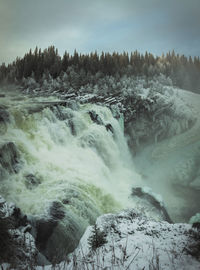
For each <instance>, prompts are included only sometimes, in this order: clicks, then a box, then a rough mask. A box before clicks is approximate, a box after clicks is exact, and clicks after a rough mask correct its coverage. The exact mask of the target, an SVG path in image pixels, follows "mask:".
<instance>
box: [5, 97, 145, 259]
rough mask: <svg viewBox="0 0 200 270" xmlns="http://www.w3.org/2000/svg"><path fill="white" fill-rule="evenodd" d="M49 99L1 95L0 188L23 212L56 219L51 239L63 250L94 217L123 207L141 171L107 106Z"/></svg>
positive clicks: (71, 248) (72, 247)
mask: <svg viewBox="0 0 200 270" xmlns="http://www.w3.org/2000/svg"><path fill="white" fill-rule="evenodd" d="M51 101H52V100H51V98H48V99H47V100H46V103H44V100H42V99H41V98H37V99H31V98H29V99H25V98H24V99H23V98H22V100H20V99H18V101H16V100H15V98H14V97H11V98H6V99H4V100H3V103H4V105H3V104H1V108H3V109H2V110H3V111H4V114H6V115H7V119H5V117H4V118H3V117H2V121H1V126H3V127H4V128H2V132H1V152H2V154H1V159H0V166H1V167H0V172H1V178H2V179H1V184H0V193H1V194H2V195H3V196H4V197H5V198H6V200H8V201H12V202H14V203H16V205H17V206H18V207H20V209H21V210H22V211H23V212H24V213H26V214H28V215H29V217H37V218H38V219H40V218H41V217H43V219H44V217H50V218H51V219H54V220H59V224H58V225H57V224H56V225H55V226H56V230H57V233H56V237H55V236H54V235H52V240H51V241H54V244H55V242H57V244H58V245H57V246H59V245H60V242H61V243H62V245H61V247H62V248H63V247H65V252H69V251H72V250H73V249H74V247H75V246H76V245H77V243H78V241H79V239H80V237H81V235H82V234H83V232H84V230H85V228H86V227H87V226H88V224H92V223H94V222H95V220H96V218H97V216H99V215H100V214H102V213H106V212H113V211H115V210H119V209H121V208H124V207H128V206H130V204H131V203H132V202H131V201H129V199H128V196H129V194H130V193H131V186H132V184H133V183H134V182H135V183H136V181H139V180H140V176H139V175H138V174H137V173H135V172H134V170H133V169H131V166H132V162H131V157H130V154H129V151H128V147H127V144H126V140H125V137H124V135H123V131H122V127H121V126H120V123H119V122H118V121H117V120H116V119H114V118H113V116H112V113H111V112H110V110H109V109H108V108H106V107H102V106H96V105H91V104H87V105H80V106H79V108H78V109H77V110H72V109H70V108H67V107H64V106H60V105H54V106H53V105H51ZM47 104H48V105H47ZM33 111H34V113H33ZM5 126H6V128H5ZM5 147H7V148H6V149H4V148H5ZM4 152H6V154H5V155H6V157H4V156H3V153H4ZM5 159H6V162H5ZM9 168H15V169H12V170H11V169H9ZM111 194H112V195H111ZM54 208H56V209H54ZM54 210H55V211H54ZM59 213H60V214H59ZM38 226H39V225H38ZM55 226H54V227H55ZM50 246H51V243H49V244H48V243H46V244H45V247H44V246H43V247H41V250H43V249H48V247H49V250H48V252H47V253H45V252H44V253H45V255H46V256H47V258H49V259H51V255H52V254H51V253H52V251H51V247H50Z"/></svg>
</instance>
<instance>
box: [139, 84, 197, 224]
mask: <svg viewBox="0 0 200 270" xmlns="http://www.w3.org/2000/svg"><path fill="white" fill-rule="evenodd" d="M173 98H174V102H175V103H176V106H175V108H176V111H177V114H179V115H180V116H181V112H182V113H183V115H192V117H193V118H194V119H196V120H195V121H193V125H191V126H190V127H189V128H188V129H186V130H185V131H184V132H181V133H180V132H177V134H174V135H173V136H171V137H168V138H165V139H164V140H161V141H159V142H157V143H152V144H151V145H148V146H144V148H143V149H142V151H141V152H138V153H137V155H136V157H135V158H134V163H135V166H136V168H137V170H138V172H139V173H141V176H142V178H143V185H144V186H149V187H151V188H152V189H153V190H154V192H156V193H159V194H161V195H162V198H163V200H164V202H165V204H166V206H167V210H168V211H169V214H170V216H171V218H172V220H173V221H175V222H180V221H186V222H188V220H189V219H190V217H191V216H192V215H194V214H195V213H196V212H199V208H200V202H199V190H200V170H199V168H200V95H198V94H194V93H191V92H188V91H184V90H181V89H174V90H173ZM186 110H187V111H188V113H187V111H186ZM184 118H185V116H184ZM184 118H181V117H180V121H181V119H184Z"/></svg>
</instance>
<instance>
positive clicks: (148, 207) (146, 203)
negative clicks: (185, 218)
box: [131, 187, 172, 223]
mask: <svg viewBox="0 0 200 270" xmlns="http://www.w3.org/2000/svg"><path fill="white" fill-rule="evenodd" d="M131 195H132V197H133V199H134V201H135V203H136V204H137V206H138V208H140V209H141V210H143V211H145V214H146V215H149V216H153V217H154V218H155V217H157V220H165V221H167V222H169V223H172V220H171V218H170V216H169V214H168V212H167V210H166V208H165V206H164V203H163V200H162V197H161V196H160V195H159V194H155V193H154V192H152V189H151V188H148V187H144V188H141V187H137V188H132V194H131Z"/></svg>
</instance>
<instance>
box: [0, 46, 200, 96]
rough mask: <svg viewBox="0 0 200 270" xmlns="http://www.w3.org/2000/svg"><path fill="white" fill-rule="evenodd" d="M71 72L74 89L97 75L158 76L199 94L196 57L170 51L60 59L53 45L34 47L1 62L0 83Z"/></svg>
mask: <svg viewBox="0 0 200 270" xmlns="http://www.w3.org/2000/svg"><path fill="white" fill-rule="evenodd" d="M72 72H74V73H76V74H78V77H79V78H78V81H79V82H78V85H77V87H80V86H84V85H86V84H87V83H91V81H90V79H91V78H93V77H94V75H97V74H98V77H103V76H107V75H108V76H113V77H117V78H118V77H122V76H124V75H126V76H128V77H129V76H137V77H138V76H145V78H146V79H147V80H148V79H150V78H153V77H154V76H157V75H159V74H160V73H161V74H164V75H165V76H166V77H169V78H171V80H172V82H173V84H174V85H175V86H178V87H180V88H184V89H188V90H191V91H194V92H200V58H199V57H194V58H192V57H186V56H184V55H179V54H176V53H175V52H174V51H172V52H169V53H167V54H166V55H164V54H163V55H162V56H160V57H159V56H154V55H153V54H151V53H147V52H146V53H145V54H140V53H139V52H138V51H135V52H133V53H131V54H130V55H129V54H128V53H126V52H124V53H121V54H120V53H116V52H114V53H112V54H111V53H104V52H102V53H101V54H98V53H97V52H94V53H90V54H79V53H77V51H76V50H75V51H74V54H73V55H70V54H69V53H68V52H65V53H64V55H63V57H61V56H60V55H59V54H58V50H57V49H56V48H55V47H54V46H50V47H49V48H47V49H45V50H43V51H42V50H41V49H38V48H37V47H36V48H35V50H34V51H32V50H30V51H29V52H28V53H27V54H25V56H24V57H23V58H17V59H16V60H15V61H14V62H13V63H11V64H8V65H5V64H4V63H3V64H2V65H1V66H0V82H2V83H3V82H4V83H21V82H22V81H23V79H24V78H28V77H32V78H34V80H35V81H36V82H39V83H40V82H41V80H42V79H43V78H44V76H46V77H48V76H49V75H50V76H51V77H52V78H53V79H56V78H58V77H59V76H62V75H63V74H64V73H67V74H70V73H72Z"/></svg>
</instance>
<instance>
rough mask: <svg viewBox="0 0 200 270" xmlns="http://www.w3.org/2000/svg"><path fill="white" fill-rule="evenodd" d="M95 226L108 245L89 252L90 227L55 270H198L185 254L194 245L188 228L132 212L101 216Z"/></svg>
mask: <svg viewBox="0 0 200 270" xmlns="http://www.w3.org/2000/svg"><path fill="white" fill-rule="evenodd" d="M96 224H97V227H98V228H100V229H101V230H102V231H104V232H105V233H106V235H107V243H106V244H104V245H103V246H102V247H99V248H97V249H96V250H95V251H93V250H91V248H90V246H89V244H88V239H89V237H90V236H91V234H92V226H90V227H88V228H87V230H86V232H85V234H84V235H83V237H82V239H81V241H80V244H79V246H78V247H77V249H76V250H75V251H74V252H73V253H72V254H70V256H69V258H68V259H67V260H66V261H65V262H62V263H61V264H60V265H57V267H56V268H55V269H63V270H64V269H65V270H72V269H76V270H79V269H80V270H84V269H87V270H90V269H91V270H92V269H113V270H123V269H134V270H141V269H165V270H172V269H176V270H189V269H190V270H197V269H200V262H199V261H198V260H197V259H196V258H195V257H192V256H191V255H190V254H189V252H188V250H189V248H190V245H192V244H194V243H195V240H194V239H193V237H192V233H191V231H192V229H191V225H189V224H181V223H179V224H169V223H167V222H164V221H161V222H155V221H154V220H152V219H149V218H147V217H145V216H142V215H141V214H139V213H137V212H136V211H135V210H125V211H123V212H121V213H119V214H115V215H114V214H107V215H103V216H101V217H99V218H98V219H97V222H96ZM37 269H38V270H41V269H42V268H41V267H38V268H37ZM44 269H45V270H48V269H50V268H49V266H47V267H45V268H44Z"/></svg>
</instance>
